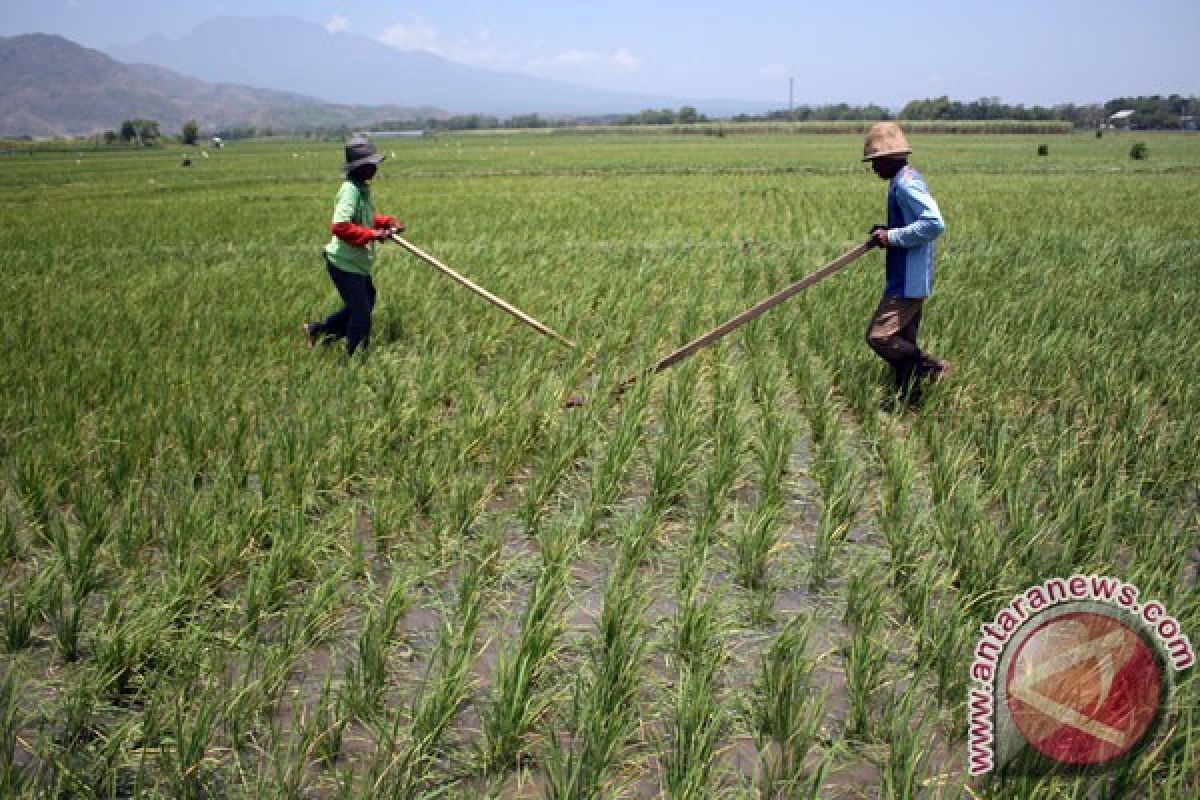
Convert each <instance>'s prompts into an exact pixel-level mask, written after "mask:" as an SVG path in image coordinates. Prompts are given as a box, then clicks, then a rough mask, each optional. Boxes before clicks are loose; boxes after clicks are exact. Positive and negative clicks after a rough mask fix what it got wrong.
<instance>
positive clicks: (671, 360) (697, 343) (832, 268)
mask: <svg viewBox="0 0 1200 800" xmlns="http://www.w3.org/2000/svg"><path fill="white" fill-rule="evenodd" d="M874 246H875V243H874V241H872V240H868V241H866V242H863V243H862V244H860V245H859V246H858V247H855V248H854V249H853V250H848V251H846V252H845V253H842V254H841V255H840V256H838V257H837V258H835V259H834V260H833V261H830V262H829V263H828V264H826V265H825V266H823V267H821V268H820V269H818V270H817V271H816V272H812V273H809V274H808V275H805V276H804V277H803V278H801V279H800V280H798V281H796V282H795V283H793V284H791V285H790V286H788V287H786V288H784V289H781V290H779V291H778V292H776V293H775V294H773V295H771V296H770V297H768V298H767V299H766V300H763V301H762V302H761V303H759V304H758V305H756V306H754V307H753V308H749V309H747V310H745V311H743V312H742V313H740V314H738V315H737V316H736V317H734V318H733V319H731V320H729V321H728V322H725V323H723V324H721V325H719V326H717V327H716V328H713V329H712V330H711V331H709V332H708V333H706V334H704V335H703V336H701V337H700V338H698V339H694V340H693V341H690V342H688V343H687V344H685V345H684V346H683V347H680V348H679V349H678V350H675V351H673V352H671V353H668V354H667V355H665V356H663V357H662V358H660V359H659V360H658V361H656V362H655V363H654V365H653V366H651V367H648V368H646V369H645V370H643V371H642V372H640V373H638V374H637V375H633V376H631V377H629V378H626V379H625V380H624V381H622V382H621V383H619V384H618V385H617V387H616V388H615V389H614V390H613V393H614V394H618V395H619V394H623V393H624V392H625V390H626V389H628V388H629V387H630V386H633V384H635V383H637V382H638V381H639V380H640V379H642V378H645V377H647V376H650V375H654V374H655V373H658V372H662V371H663V370H664V369H667V368H668V367H670V366H673V365H675V364H678V363H679V362H680V361H683V360H684V359H685V358H687V357H688V356H690V355H691V354H692V353H695V352H696V351H697V350H699V349H701V348H702V347H707V346H708V345H710V344H712V343H713V342H715V341H717V340H718V339H721V338H723V337H724V336H726V335H728V334H730V333H732V332H733V331H735V330H737V329H738V328H740V327H742V326H743V325H745V324H746V323H747V322H750V321H751V320H754V319H757V318H758V317H760V316H762V315H763V314H765V313H766V312H767V311H770V310H771V309H772V308H774V307H775V306H777V305H779V304H780V303H782V302H783V301H784V300H787V299H788V298H789V297H791V296H792V295H794V294H796V293H798V292H802V291H804V290H805V289H807V288H808V287H809V286H812V285H813V284H814V283H816V282H817V281H819V280H822V279H824V278H828V277H829V276H830V275H832V274H833V273H835V272H837V271H838V270H840V269H842V268H844V267H846V266H848V265H849V264H850V263H851V262H852V261H855V260H857V259H858V258H860V257H862V256H863V255H864V254H865V253H866V252H867V251H868V250H870V249H871V248H872V247H874Z"/></svg>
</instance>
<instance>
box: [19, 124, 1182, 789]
mask: <svg viewBox="0 0 1200 800" xmlns="http://www.w3.org/2000/svg"><path fill="white" fill-rule="evenodd" d="M912 138H913V145H914V147H915V150H916V153H915V155H914V157H913V163H914V165H915V166H917V168H918V169H920V170H921V171H922V172H923V174H924V175H925V177H926V178H927V179H928V181H929V183H930V186H931V188H932V190H933V193H934V195H935V197H936V198H937V199H938V201H939V203H940V205H941V208H942V211H943V213H944V215H945V217H946V221H947V225H948V229H947V233H946V234H945V236H944V237H943V238H942V239H941V240H940V241H939V251H938V261H937V270H938V272H937V288H936V296H935V298H934V299H933V300H932V301H930V303H929V305H928V308H927V311H926V316H925V322H924V323H923V330H922V344H923V345H925V346H927V347H928V348H930V349H931V350H932V351H933V352H935V353H937V354H939V355H941V356H943V357H945V358H948V359H950V360H951V361H952V362H953V363H954V365H955V371H954V373H953V376H952V377H951V379H950V380H949V381H947V382H944V383H941V384H938V385H937V386H935V387H933V388H932V389H931V390H930V391H929V392H928V393H927V397H926V401H925V403H924V404H923V405H922V407H921V408H920V409H919V410H918V411H909V412H903V411H901V412H896V411H892V410H889V408H888V403H887V402H886V401H887V399H888V398H887V396H886V395H887V377H888V375H887V371H886V368H885V366H884V365H883V364H882V362H880V361H878V359H877V358H876V357H875V356H874V355H873V354H872V353H871V352H870V350H869V349H868V348H867V347H866V345H865V343H864V341H863V331H864V329H865V326H866V323H867V319H868V317H869V315H870V313H871V311H872V310H873V308H874V305H875V303H876V301H877V299H878V294H879V291H880V289H881V287H882V270H883V268H882V258H881V257H880V256H879V255H878V254H871V255H869V256H867V257H865V258H863V259H862V260H860V261H858V262H856V263H855V264H854V265H852V266H851V267H849V268H848V269H847V270H846V271H844V272H842V273H840V274H838V275H837V276H835V277H832V278H830V279H828V280H827V281H825V282H823V283H821V284H819V285H818V286H816V287H813V288H812V289H809V290H808V291H807V292H805V293H803V294H802V295H800V296H797V297H796V298H793V299H792V300H791V301H789V302H788V303H786V304H785V305H783V306H781V307H779V308H777V309H775V310H773V311H772V312H770V313H769V314H767V315H765V316H764V317H762V318H761V319H759V320H758V321H757V322H755V323H753V324H751V325H749V326H747V327H746V328H743V329H741V330H739V331H738V332H736V333H735V334H733V335H731V336H730V337H728V338H727V339H725V340H723V341H722V342H721V343H720V344H718V345H716V346H714V347H712V348H709V349H707V350H704V351H702V352H701V353H699V354H697V355H696V356H694V357H693V358H691V359H689V360H688V361H686V362H684V363H682V364H680V365H679V366H677V367H675V368H673V369H672V370H670V371H668V372H664V373H663V374H661V375H659V376H656V377H655V378H653V379H652V380H646V381H642V382H639V383H638V384H636V385H635V386H634V388H633V389H631V390H630V391H629V392H628V393H626V394H625V395H624V397H623V398H621V400H620V401H619V402H617V401H612V400H610V399H609V396H608V395H609V392H610V390H611V389H612V388H613V387H615V386H616V385H617V384H619V383H620V382H621V381H622V380H624V379H625V378H626V377H627V376H629V375H630V374H633V373H634V372H636V370H638V369H639V368H642V367H645V366H647V365H649V364H651V363H653V361H654V360H655V359H656V358H657V357H658V356H660V355H662V354H664V353H666V352H668V351H670V350H672V349H674V348H675V347H677V346H679V345H680V344H682V343H684V342H686V341H688V340H689V339H691V338H693V337H695V336H697V335H699V334H700V333H702V332H704V331H705V330H707V329H709V328H712V327H714V326H716V325H717V324H718V323H720V322H722V321H724V320H725V319H727V318H729V317H731V316H733V315H734V314H735V313H737V312H740V311H742V310H744V309H745V308H747V307H749V306H750V305H752V304H753V303H755V302H757V301H758V300H760V299H762V298H763V297H765V296H767V295H768V294H770V293H772V292H774V291H776V290H777V289H779V288H781V287H783V286H784V285H786V284H787V283H789V282H790V281H792V280H795V279H797V278H799V277H800V276H802V275H803V274H805V273H807V272H809V271H811V270H812V269H815V268H816V267H818V266H820V265H821V264H823V263H825V262H827V261H829V260H831V259H832V258H834V257H835V256H837V255H839V254H840V253H842V252H844V251H846V250H848V249H849V248H851V247H853V246H854V245H856V244H858V243H859V242H861V241H863V240H864V239H865V236H866V232H867V230H868V229H869V228H870V226H871V225H872V224H873V223H876V222H881V221H882V220H883V218H884V216H885V210H884V196H885V192H886V186H885V184H884V183H883V182H881V181H879V180H878V179H877V178H875V177H874V176H873V175H872V174H871V173H870V171H869V169H868V168H867V167H866V166H865V165H863V164H861V163H860V162H859V160H858V158H859V155H860V153H861V138H860V137H859V136H856V135H825V134H811V135H804V136H783V135H775V136H771V135H760V134H753V133H751V134H745V135H739V136H730V137H717V136H675V135H662V134H658V135H641V134H636V133H634V134H627V135H623V136H604V135H592V134H569V135H563V134H553V133H536V134H535V133H528V134H509V135H491V136H471V135H458V136H452V135H447V136H439V137H435V138H426V139H419V140H379V141H378V142H377V143H378V144H379V146H380V150H381V151H382V152H384V153H386V154H388V156H389V158H388V160H387V161H385V162H384V164H383V165H382V168H381V173H380V177H379V178H378V180H377V181H376V182H375V184H374V196H375V203H376V206H377V208H378V210H380V211H383V212H386V213H394V214H396V215H398V216H399V217H401V218H402V219H404V220H405V221H406V222H407V223H408V226H409V230H408V233H407V234H406V237H407V238H408V239H410V240H411V241H412V242H413V243H414V244H417V245H418V246H419V247H421V248H423V249H424V250H426V251H427V252H429V253H431V254H433V255H435V256H437V257H438V258H440V259H442V260H443V261H445V262H446V263H448V264H449V265H450V266H452V267H454V268H455V269H457V270H459V271H460V272H463V273H464V274H466V275H467V276H468V277H470V278H472V279H473V280H475V281H477V282H478V283H481V284H482V285H484V286H485V287H487V288H488V289H490V290H491V291H493V292H495V293H497V294H498V295H500V296H501V297H504V298H506V299H508V300H509V301H511V302H513V303H515V304H516V305H517V306H519V307H521V308H522V309H523V310H525V311H527V312H528V313H530V314H532V315H533V316H534V317H536V318H538V319H540V320H542V321H543V322H545V323H547V324H549V325H550V326H552V327H554V328H555V329H557V330H559V331H561V332H562V333H564V334H565V335H566V336H567V337H569V338H570V339H572V340H573V341H575V342H577V343H578V344H579V347H578V349H577V350H574V351H572V350H569V349H567V348H564V347H562V346H560V345H559V344H557V343H556V342H554V341H552V340H550V339H547V338H543V337H540V336H538V335H537V334H536V333H535V332H533V331H532V330H530V329H528V328H525V327H522V326H520V325H518V324H517V323H515V322H514V321H513V320H512V319H511V318H510V317H508V316H506V315H504V314H502V313H499V312H498V311H496V310H495V309H494V308H492V307H491V306H488V305H487V304H485V303H484V302H483V301H482V300H479V299H478V298H476V297H474V296H472V295H470V294H469V293H467V292H466V291H465V290H463V289H462V288H460V287H458V286H456V285H454V284H453V283H451V282H450V281H448V280H446V279H445V278H444V277H443V276H441V275H439V274H438V273H436V272H435V271H434V270H432V269H430V268H429V267H428V266H426V265H425V264H423V263H421V262H420V261H417V260H415V259H413V258H412V257H410V256H408V255H406V254H405V253H404V252H403V251H402V250H401V249H400V248H398V247H394V246H388V247H386V248H384V249H381V250H380V252H379V255H378V259H377V264H376V270H375V282H376V285H377V287H378V289H379V305H378V306H377V308H376V312H375V320H374V321H375V329H374V332H373V336H372V343H371V347H370V350H369V354H368V356H367V357H366V358H365V359H360V360H356V361H351V362H349V363H347V362H346V360H345V358H344V356H343V354H342V351H341V348H339V347H336V346H334V347H318V348H316V349H313V350H309V349H307V348H306V347H305V344H304V341H303V337H302V336H301V334H300V330H299V326H300V323H301V322H304V321H307V320H313V319H318V318H320V317H322V316H324V315H325V314H327V313H329V312H330V311H332V310H334V308H335V307H336V305H337V303H336V296H335V294H334V290H333V288H332V285H331V284H330V282H329V280H328V278H327V277H326V275H325V274H324V267H323V264H322V262H321V260H320V257H319V249H320V247H321V246H323V244H324V243H325V242H326V241H327V239H328V218H329V214H330V211H331V209H332V202H333V196H334V193H335V192H336V189H337V185H338V182H339V180H340V171H339V170H340V166H341V160H342V153H341V146H340V143H338V142H319V141H316V140H303V139H296V140H288V141H278V140H267V141H255V142H237V143H234V144H231V145H229V146H228V147H227V148H226V149H225V150H223V151H220V152H210V153H209V154H208V157H202V156H200V155H199V150H198V149H192V150H190V152H191V154H192V156H193V166H191V167H190V168H183V167H181V166H180V159H181V157H182V154H183V152H184V151H182V150H179V149H168V150H161V151H147V152H113V153H106V152H80V153H64V152H56V153H34V154H33V155H29V154H27V153H20V154H13V155H8V156H3V157H0V188H2V189H3V193H2V194H0V256H2V258H3V263H4V274H5V276H6V280H5V284H6V285H5V291H4V292H3V294H2V295H0V332H2V341H3V352H2V355H0V364H2V365H3V368H2V369H0V397H3V402H0V796H5V797H28V798H41V797H59V798H66V797H71V798H74V797H139V798H141V797H147V798H154V797H162V798H378V797H395V798H422V797H426V798H433V797H445V798H477V797H489V798H507V799H515V798H555V799H558V798H649V797H660V796H661V797H668V798H746V799H747V800H748V799H749V798H797V797H802V798H810V797H811V798H876V797H878V798H918V797H921V798H924V797H931V798H962V797H981V798H996V799H997V800H999V799H1000V798H1014V797H1020V798H1099V797H1112V798H1118V797H1139V798H1141V797H1144V798H1163V799H1164V800H1165V799H1166V798H1184V797H1194V796H1197V795H1200V770H1198V767H1197V764H1198V763H1200V757H1198V756H1200V708H1198V702H1197V701H1198V696H1200V695H1198V691H1197V680H1196V669H1195V668H1193V669H1191V670H1189V671H1187V672H1184V673H1182V674H1180V675H1179V676H1178V680H1177V685H1176V687H1175V692H1174V695H1173V699H1172V701H1171V703H1170V706H1169V707H1168V708H1167V709H1166V712H1165V716H1164V719H1163V723H1162V731H1163V732H1162V735H1161V737H1160V740H1159V741H1158V742H1157V743H1156V744H1155V746H1154V747H1153V748H1152V749H1150V750H1149V751H1146V752H1144V753H1142V754H1141V755H1140V756H1139V757H1138V758H1136V759H1132V760H1130V761H1127V762H1125V763H1123V764H1122V765H1121V766H1120V767H1119V768H1117V769H1114V770H1110V771H1108V772H1106V773H1104V774H1101V775H1082V776H1077V775H1055V776H1041V777H1039V776H1009V777H1006V778H1003V779H1001V778H998V777H990V778H970V777H969V776H968V774H967V763H966V762H967V759H966V753H967V745H966V731H967V722H966V720H967V709H966V701H967V686H968V680H969V674H968V669H969V665H970V660H971V651H972V649H973V648H974V646H975V642H976V640H977V638H978V635H979V626H980V624H981V623H983V622H985V621H989V620H991V619H992V617H993V615H994V614H995V613H996V611H997V609H999V608H1000V607H1001V606H1002V605H1003V604H1004V603H1005V602H1007V600H1008V599H1009V598H1011V597H1012V596H1013V595H1014V594H1016V593H1017V592H1019V591H1021V590H1023V589H1024V588H1026V587H1028V586H1031V585H1034V584H1036V583H1039V582H1041V581H1043V580H1045V579H1046V578H1048V577H1052V576H1064V577H1065V576H1068V575H1072V574H1076V573H1082V574H1100V575H1112V576H1118V577H1120V578H1122V579H1123V580H1126V581H1128V582H1130V583H1133V584H1136V585H1137V587H1138V588H1139V589H1140V590H1141V591H1142V593H1143V596H1145V597H1154V598H1157V599H1158V600H1160V601H1161V602H1162V603H1163V605H1164V606H1165V607H1166V608H1167V609H1168V610H1169V611H1170V613H1171V614H1172V615H1173V616H1174V617H1175V618H1177V619H1178V620H1179V621H1180V623H1181V624H1182V627H1183V629H1184V630H1185V631H1186V632H1188V633H1189V634H1190V635H1191V637H1192V638H1193V641H1195V639H1196V637H1200V592H1198V591H1197V571H1198V569H1200V486H1198V476H1200V355H1198V354H1200V326H1197V325H1196V307H1197V302H1198V301H1200V239H1198V237H1197V232H1196V231H1197V228H1196V208H1197V207H1200V180H1198V178H1200V138H1197V136H1195V135H1184V134H1147V135H1140V134H1124V133H1123V134H1120V135H1112V134H1110V135H1106V136H1105V137H1104V138H1095V137H1094V136H1092V135H1090V134H1088V135H1083V134H1070V135H1048V136H1040V135H1024V136H1019V135H973V136H955V135H944V134H924V133H921V134H914V136H913V137H912ZM1134 141H1145V142H1146V144H1147V145H1148V149H1149V158H1147V159H1144V160H1132V159H1130V157H1129V150H1130V147H1131V145H1132V144H1133V143H1134ZM1040 144H1046V145H1048V151H1049V152H1048V155H1046V156H1041V157H1039V156H1038V155H1036V151H1037V147H1038V145H1040ZM572 392H582V393H584V394H586V395H587V397H588V398H589V399H590V402H588V403H587V404H586V405H584V406H583V407H580V408H575V409H563V408H562V407H561V405H562V401H563V400H564V399H565V398H566V397H567V396H568V395H569V394H571V393H572Z"/></svg>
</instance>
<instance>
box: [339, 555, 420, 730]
mask: <svg viewBox="0 0 1200 800" xmlns="http://www.w3.org/2000/svg"><path fill="white" fill-rule="evenodd" d="M410 588H411V581H410V580H409V578H408V577H407V576H406V575H404V574H399V573H398V574H396V575H394V576H393V577H392V580H391V583H390V584H389V585H388V588H387V592H386V594H385V596H384V598H383V602H381V603H379V604H378V605H373V606H371V607H370V608H369V609H368V610H367V615H366V619H365V620H364V622H363V629H362V633H361V634H360V636H359V639H358V659H357V661H356V662H352V663H351V664H348V665H347V667H346V695H345V697H346V703H347V707H348V708H349V710H351V711H352V712H353V713H354V714H356V715H357V716H359V717H363V718H369V717H371V716H373V715H375V714H377V713H379V711H380V710H381V708H382V705H383V700H384V696H385V693H386V691H387V682H388V648H389V645H390V644H391V641H392V636H393V635H394V633H395V630H396V623H397V622H399V621H400V617H401V616H403V615H404V612H405V611H406V610H407V608H408V603H409V589H410Z"/></svg>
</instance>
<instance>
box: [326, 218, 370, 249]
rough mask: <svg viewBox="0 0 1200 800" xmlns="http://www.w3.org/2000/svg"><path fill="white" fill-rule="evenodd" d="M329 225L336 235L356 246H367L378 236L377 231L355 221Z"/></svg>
mask: <svg viewBox="0 0 1200 800" xmlns="http://www.w3.org/2000/svg"><path fill="white" fill-rule="evenodd" d="M329 227H330V230H332V231H333V235H334V236H336V237H338V238H339V239H341V240H342V241H343V242H346V243H347V244H352V245H354V246H355V247H366V246H367V245H369V244H370V243H371V242H373V241H375V240H376V237H377V234H376V232H375V231H373V230H372V229H370V228H368V227H365V226H363V225H355V224H354V223H353V222H335V223H333V225H331V226H329Z"/></svg>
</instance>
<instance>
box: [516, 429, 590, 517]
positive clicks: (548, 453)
mask: <svg viewBox="0 0 1200 800" xmlns="http://www.w3.org/2000/svg"><path fill="white" fill-rule="evenodd" d="M588 431H589V425H588V418H587V417H586V416H584V415H582V414H578V415H573V416H570V417H568V418H567V421H566V422H564V423H563V424H562V425H561V426H560V427H559V428H558V430H557V432H556V433H555V434H554V436H553V439H552V440H551V441H550V442H548V443H547V445H546V447H545V449H544V450H543V451H542V456H541V458H539V459H538V461H539V463H538V465H537V466H536V467H535V468H534V469H535V471H534V478H533V481H532V482H531V483H530V484H529V487H528V490H527V492H526V496H525V503H524V506H523V507H522V511H521V515H522V519H523V520H524V522H525V526H526V527H527V528H528V529H529V530H531V531H536V530H537V529H538V525H539V523H540V522H541V518H542V515H543V514H544V513H545V511H546V507H547V504H548V503H549V502H550V499H551V496H552V495H553V494H554V492H555V490H556V489H557V488H558V487H559V485H560V484H561V483H562V481H563V479H564V478H565V477H566V475H567V473H568V471H569V470H570V468H571V465H572V464H574V463H575V462H576V461H577V460H578V459H579V458H580V457H581V456H582V455H583V454H584V452H585V451H586V449H587V444H588V438H587V433H588Z"/></svg>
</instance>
